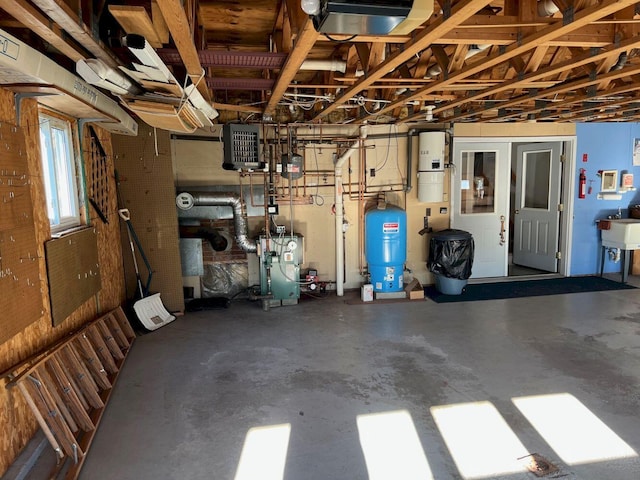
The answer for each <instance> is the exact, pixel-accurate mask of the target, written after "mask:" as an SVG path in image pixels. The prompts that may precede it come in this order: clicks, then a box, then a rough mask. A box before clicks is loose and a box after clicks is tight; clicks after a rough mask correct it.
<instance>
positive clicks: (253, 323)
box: [80, 290, 640, 480]
mask: <svg viewBox="0 0 640 480" xmlns="http://www.w3.org/2000/svg"><path fill="white" fill-rule="evenodd" d="M346 298H351V299H357V297H355V294H351V297H345V298H340V299H339V298H337V297H335V296H332V297H330V298H328V299H324V300H304V301H302V302H301V303H300V304H299V305H297V306H287V307H282V308H275V309H272V310H271V311H269V312H264V311H262V309H261V307H260V304H259V303H250V302H248V301H244V300H242V301H238V302H234V303H233V304H232V306H231V307H230V308H229V309H227V310H217V311H208V312H199V313H189V314H187V315H185V316H184V317H180V318H178V319H177V320H176V321H175V322H174V323H172V324H170V325H167V326H166V327H163V328H162V329H160V330H158V331H156V332H153V333H150V334H148V335H144V336H142V337H140V338H138V339H137V341H136V344H135V345H134V347H133V349H132V351H131V353H130V355H129V359H128V361H127V363H126V365H125V368H124V370H123V372H122V374H121V376H120V379H119V381H118V384H117V386H116V388H115V391H114V393H113V396H112V400H111V403H110V404H109V406H108V409H107V412H106V413H105V416H104V419H103V422H102V424H101V426H100V430H99V432H98V434H97V436H96V439H95V441H94V444H93V446H92V449H91V451H90V453H89V456H88V459H87V461H86V464H85V466H84V469H83V471H82V475H81V477H80V478H81V479H82V480H95V479H98V480H109V479H114V480H115V479H117V480H126V479H132V480H133V479H136V480H145V479H153V480H162V479H189V480H197V479H207V480H209V479H216V480H218V479H219V480H226V479H234V478H236V476H237V478H238V479H242V480H245V479H247V478H255V479H260V480H270V479H272V478H273V479H275V478H278V479H282V478H284V479H287V480H328V479H345V480H356V479H366V478H371V479H373V478H388V479H394V480H397V479H402V480H404V479H410V478H420V479H428V478H434V479H438V480H444V479H458V478H464V479H468V478H495V479H500V480H511V479H525V478H527V479H529V478H530V479H533V478H536V477H535V476H534V475H533V474H531V473H526V472H524V471H522V468H523V467H522V466H521V465H522V462H523V461H524V460H520V461H518V460H517V458H518V456H522V455H519V454H520V453H522V452H524V453H525V454H526V453H533V452H537V453H539V454H540V455H542V456H543V457H545V458H546V459H547V460H549V461H551V462H552V463H554V464H555V465H557V466H558V467H559V468H560V470H559V472H557V473H555V474H551V475H549V476H548V477H546V478H559V477H562V478H569V479H594V480H596V479H597V480H601V479H604V478H606V479H607V480H615V479H624V480H629V479H636V478H640V458H639V457H638V455H637V454H636V453H635V452H639V453H640V415H639V412H640V294H639V293H638V290H626V291H625V290H621V291H609V292H598V293H588V294H572V295H556V296H550V297H533V298H521V299H512V300H496V301H485V302H469V303H454V304H436V303H433V302H432V301H430V300H425V301H420V300H418V301H412V302H401V303H385V304H359V305H354V304H348V303H345V299H346ZM532 396H542V397H539V398H538V399H537V400H539V402H538V403H536V402H535V401H533V400H532V401H530V402H529V403H526V402H525V403H526V404H525V406H524V407H523V406H522V404H520V403H518V402H519V401H518V400H516V401H514V400H513V399H518V398H520V397H532ZM446 405H449V406H451V408H432V407H441V406H446ZM517 405H519V406H520V407H521V408H522V410H521V409H520V408H518V406H517ZM526 405H529V406H532V405H533V406H536V405H537V406H539V407H540V408H541V409H542V414H540V412H538V416H537V417H535V419H534V417H533V415H535V414H532V413H530V411H531V410H530V409H529V410H528V409H527V408H526ZM383 412H387V413H389V415H386V416H385V415H377V416H376V415H370V414H375V413H383ZM525 412H528V413H527V415H526V416H525ZM573 413H578V414H583V416H582V417H581V418H579V419H577V420H576V421H575V422H574V423H571V422H572V419H571V415H572V414H573ZM528 418H531V420H528ZM598 419H599V420H598ZM545 420H548V421H547V422H546V427H545V426H540V423H539V422H543V423H544V422H545ZM456 424H457V425H458V429H457V430H456V428H454V426H453V425H456ZM534 424H535V425H536V426H538V429H536V428H535V427H534ZM605 424H606V426H605ZM283 425H284V426H283ZM287 425H288V426H289V427H288V426H287ZM460 425H462V427H461V428H460ZM266 426H280V427H274V428H272V429H262V430H251V432H252V434H251V435H249V436H247V433H248V432H249V431H250V429H253V428H255V427H266ZM554 427H556V430H557V431H556V432H555V433H550V429H553V428H554ZM607 427H608V428H607ZM598 428H600V429H601V430H602V429H604V430H605V431H604V432H602V431H598V432H596V431H595V430H597V429H598ZM289 429H290V430H289ZM609 429H610V430H609ZM287 432H290V433H289V436H288V442H287ZM558 436H561V437H563V438H558ZM245 438H249V439H251V441H250V442H249V443H248V445H254V443H252V442H254V441H258V439H260V438H264V439H266V440H267V441H266V443H264V444H262V445H261V446H259V447H257V448H255V449H253V450H251V449H250V448H249V446H247V447H246V449H245V454H244V456H243V461H242V466H241V467H240V468H239V463H240V457H241V452H242V451H243V445H244V444H245ZM585 441H586V442H585ZM376 442H377V443H376ZM581 442H585V443H584V444H582V443H581ZM376 448H377V450H376ZM571 449H573V451H571ZM285 452H286V454H285ZM259 453H262V454H264V455H259ZM474 455H475V457H474ZM269 462H271V463H269ZM514 462H515V463H516V464H517V467H516V468H513V464H514ZM273 463H275V465H274V464H273ZM278 463H279V466H278ZM283 465H284V467H283ZM252 467H254V468H256V469H257V470H258V472H259V473H254V474H249V473H247V472H249V471H250V470H251V468H252ZM282 468H284V475H282V474H281V473H280V474H278V472H279V471H282ZM514 472H515V473H514Z"/></svg>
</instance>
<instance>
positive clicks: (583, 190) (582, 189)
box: [578, 168, 587, 198]
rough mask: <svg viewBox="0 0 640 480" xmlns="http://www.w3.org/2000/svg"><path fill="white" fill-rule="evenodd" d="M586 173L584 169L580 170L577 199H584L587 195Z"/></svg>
mask: <svg viewBox="0 0 640 480" xmlns="http://www.w3.org/2000/svg"><path fill="white" fill-rule="evenodd" d="M586 173H587V171H586V170H585V169H584V168H581V169H580V188H579V190H578V198H585V196H586V193H587V176H586V175H585V174H586Z"/></svg>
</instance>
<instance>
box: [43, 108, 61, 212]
mask: <svg viewBox="0 0 640 480" xmlns="http://www.w3.org/2000/svg"><path fill="white" fill-rule="evenodd" d="M40 151H41V154H42V178H43V179H44V189H45V195H46V197H47V215H48V217H49V222H50V223H51V224H58V223H60V221H59V219H58V216H57V212H58V201H57V193H56V177H55V167H54V164H53V147H52V146H51V132H50V130H49V121H48V120H44V119H41V121H40Z"/></svg>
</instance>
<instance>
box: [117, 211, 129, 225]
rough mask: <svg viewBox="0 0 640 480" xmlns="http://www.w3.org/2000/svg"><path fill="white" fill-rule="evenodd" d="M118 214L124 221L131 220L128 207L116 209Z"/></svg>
mask: <svg viewBox="0 0 640 480" xmlns="http://www.w3.org/2000/svg"><path fill="white" fill-rule="evenodd" d="M118 215H120V218H122V219H123V220H124V221H125V222H128V221H129V220H131V214H130V213H129V209H128V208H121V209H120V210H118Z"/></svg>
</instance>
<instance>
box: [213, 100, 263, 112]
mask: <svg viewBox="0 0 640 480" xmlns="http://www.w3.org/2000/svg"><path fill="white" fill-rule="evenodd" d="M213 106H214V107H215V108H216V110H228V111H232V112H243V113H262V108H260V107H254V106H252V105H231V104H228V103H218V102H215V103H214V104H213Z"/></svg>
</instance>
